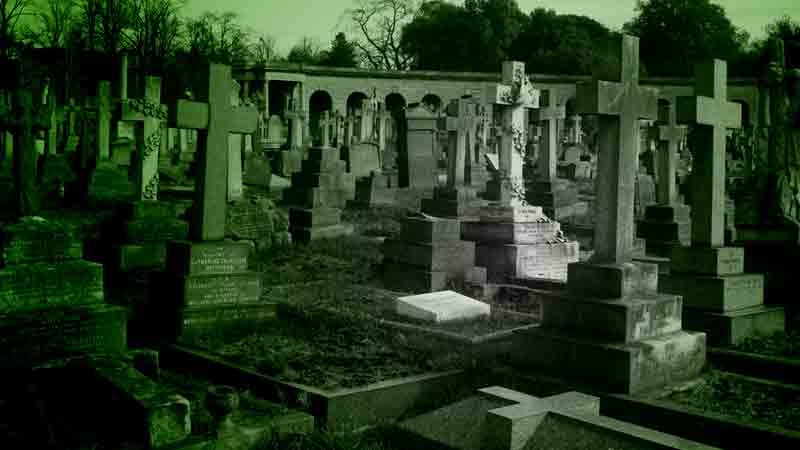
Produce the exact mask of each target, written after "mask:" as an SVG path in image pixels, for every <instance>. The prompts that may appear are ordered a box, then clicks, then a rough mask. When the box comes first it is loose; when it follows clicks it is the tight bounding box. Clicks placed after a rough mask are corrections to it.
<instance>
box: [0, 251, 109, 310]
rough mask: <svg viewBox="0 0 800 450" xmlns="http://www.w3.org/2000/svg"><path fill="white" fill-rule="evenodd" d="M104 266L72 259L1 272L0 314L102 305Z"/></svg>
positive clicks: (18, 267) (7, 268) (11, 267)
mask: <svg viewBox="0 0 800 450" xmlns="http://www.w3.org/2000/svg"><path fill="white" fill-rule="evenodd" d="M102 301H103V266H102V265H101V264H97V263H93V262H89V261H83V260H75V261H67V262H63V263H60V264H55V265H54V264H52V263H47V262H43V263H33V264H21V265H17V266H10V267H6V268H5V269H2V270H0V313H8V312H15V311H24V310H32V309H37V308H43V307H51V306H60V305H79V304H90V303H101V302H102Z"/></svg>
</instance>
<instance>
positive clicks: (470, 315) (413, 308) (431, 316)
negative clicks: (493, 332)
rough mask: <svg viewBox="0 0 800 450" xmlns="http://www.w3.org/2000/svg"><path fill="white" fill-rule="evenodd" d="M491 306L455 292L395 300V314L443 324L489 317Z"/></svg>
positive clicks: (440, 292)
mask: <svg viewBox="0 0 800 450" xmlns="http://www.w3.org/2000/svg"><path fill="white" fill-rule="evenodd" d="M491 311H492V308H491V306H489V304H487V303H484V302H480V301H478V300H475V299H472V298H469V297H467V296H465V295H461V294H459V293H458V292H453V291H439V292H431V293H427V294H419V295H407V296H404V297H399V298H397V299H396V300H395V312H396V313H397V314H398V315H400V316H404V317H409V318H412V319H416V320H421V321H424V322H433V323H442V322H452V321H463V320H472V319H480V318H485V317H488V316H489V314H491Z"/></svg>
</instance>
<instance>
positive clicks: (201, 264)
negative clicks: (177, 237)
mask: <svg viewBox="0 0 800 450" xmlns="http://www.w3.org/2000/svg"><path fill="white" fill-rule="evenodd" d="M250 251H251V247H250V245H248V244H247V243H241V242H188V241H176V242H170V243H169V244H168V245H167V267H168V268H169V269H170V270H171V271H174V273H177V274H180V275H215V274H230V273H239V272H244V271H245V270H247V258H248V257H249V256H250Z"/></svg>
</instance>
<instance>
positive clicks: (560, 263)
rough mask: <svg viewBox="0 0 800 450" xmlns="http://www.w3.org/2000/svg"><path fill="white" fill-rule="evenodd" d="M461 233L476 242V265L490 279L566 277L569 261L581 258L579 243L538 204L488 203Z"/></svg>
mask: <svg viewBox="0 0 800 450" xmlns="http://www.w3.org/2000/svg"><path fill="white" fill-rule="evenodd" d="M461 230H462V231H461V236H462V238H463V239H464V240H467V241H473V242H475V256H476V265H478V266H481V267H486V269H487V273H488V280H489V282H490V283H505V282H508V281H509V280H510V279H512V278H547V279H557V280H565V279H566V278H567V264H569V263H572V262H577V261H578V243H577V242H575V241H568V240H567V239H565V238H564V237H563V234H562V233H561V224H559V223H558V222H555V221H552V220H550V219H549V218H548V217H547V216H546V215H544V213H543V212H542V208H541V207H538V206H521V207H512V206H486V207H483V208H481V210H480V219H479V220H472V221H465V222H464V223H463V224H462V229H461Z"/></svg>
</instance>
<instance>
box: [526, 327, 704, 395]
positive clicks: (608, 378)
mask: <svg viewBox="0 0 800 450" xmlns="http://www.w3.org/2000/svg"><path fill="white" fill-rule="evenodd" d="M511 357H512V363H513V364H514V365H517V366H522V367H533V368H538V369H543V370H546V371H547V372H549V373H551V374H553V375H557V376H562V377H564V378H572V379H580V380H581V381H585V382H590V383H592V385H593V386H597V387H598V388H600V389H603V390H608V391H611V392H619V393H624V394H636V393H640V392H643V391H647V390H651V389H656V388H660V387H663V386H665V385H668V384H672V383H677V382H682V381H686V380H690V379H693V378H695V377H697V376H698V375H699V374H700V371H701V370H702V369H703V366H705V363H706V336H705V334H703V333H695V332H686V331H679V332H676V333H670V334H666V335H663V336H659V337H657V338H652V339H644V340H641V341H638V342H635V343H631V344H623V343H612V342H602V341H598V340H597V339H596V338H579V337H575V336H571V335H568V334H564V333H559V332H555V331H552V330H547V329H544V328H533V329H529V330H520V331H517V332H516V333H515V334H514V344H513V351H512V353H511Z"/></svg>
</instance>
